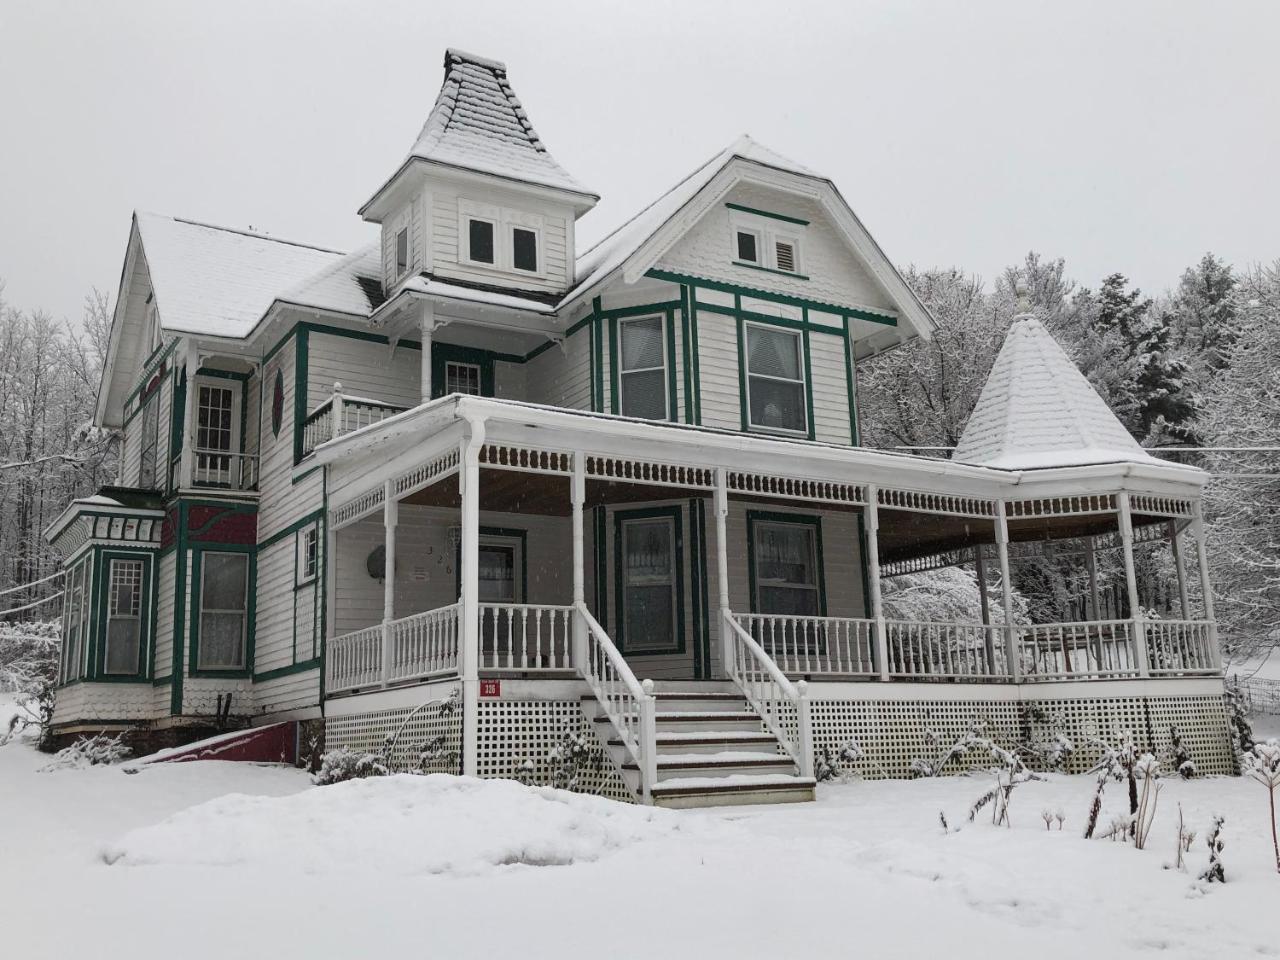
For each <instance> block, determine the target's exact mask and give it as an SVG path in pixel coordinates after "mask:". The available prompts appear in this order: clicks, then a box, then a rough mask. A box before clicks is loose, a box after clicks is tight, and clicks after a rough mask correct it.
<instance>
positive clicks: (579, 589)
mask: <svg viewBox="0 0 1280 960" xmlns="http://www.w3.org/2000/svg"><path fill="white" fill-rule="evenodd" d="M585 459H586V458H585V456H584V455H583V453H582V451H581V450H577V451H575V452H574V454H573V477H572V479H571V480H570V489H569V498H570V500H571V501H572V504H573V619H572V624H573V627H572V629H573V666H574V667H575V668H576V669H577V670H578V672H579V673H582V674H583V675H586V674H587V672H588V667H587V621H586V620H585V619H583V616H582V608H583V606H584V605H585V604H586V601H587V591H586V583H585V577H586V574H585V572H584V571H585V563H586V560H585V557H586V551H585V550H584V549H583V533H582V508H583V505H584V503H585V502H586V499H587V478H586V464H585V462H584V461H585Z"/></svg>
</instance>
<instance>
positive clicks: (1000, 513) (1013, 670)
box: [996, 500, 1022, 683]
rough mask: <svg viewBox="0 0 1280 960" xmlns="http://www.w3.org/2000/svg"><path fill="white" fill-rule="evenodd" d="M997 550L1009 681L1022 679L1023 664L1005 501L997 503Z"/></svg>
mask: <svg viewBox="0 0 1280 960" xmlns="http://www.w3.org/2000/svg"><path fill="white" fill-rule="evenodd" d="M996 550H997V551H998V552H999V556H1000V606H1001V608H1002V609H1003V610H1004V656H1005V661H1006V664H1007V669H1008V671H1009V679H1010V680H1012V681H1013V682H1014V683H1018V682H1019V681H1020V680H1021V679H1022V663H1021V662H1020V661H1019V660H1018V644H1017V639H1016V636H1015V633H1014V626H1013V580H1012V578H1010V576H1009V523H1008V520H1007V519H1006V518H1005V513H1004V501H1003V500H997V501H996Z"/></svg>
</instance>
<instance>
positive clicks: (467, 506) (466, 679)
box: [458, 417, 485, 777]
mask: <svg viewBox="0 0 1280 960" xmlns="http://www.w3.org/2000/svg"><path fill="white" fill-rule="evenodd" d="M469 423H470V426H471V436H470V437H469V438H468V439H467V440H466V442H465V443H464V445H463V449H462V470H460V471H459V472H458V481H459V483H460V485H461V487H462V490H461V493H462V544H461V547H462V569H461V570H460V571H459V573H460V574H461V583H462V644H461V648H460V649H459V651H458V661H459V662H458V672H459V674H460V675H461V677H462V772H463V774H464V775H465V776H470V777H473V776H475V775H476V771H477V769H478V766H479V764H478V757H479V751H478V749H477V743H476V738H477V736H478V734H479V730H480V713H479V704H478V698H479V696H480V596H479V590H480V551H479V546H480V450H481V448H482V447H483V446H484V434H485V430H484V421H483V420H482V419H479V418H478V417H477V418H474V419H469Z"/></svg>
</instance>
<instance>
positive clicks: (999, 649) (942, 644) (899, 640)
mask: <svg viewBox="0 0 1280 960" xmlns="http://www.w3.org/2000/svg"><path fill="white" fill-rule="evenodd" d="M884 627H885V639H886V645H887V647H888V655H889V676H891V677H908V678H910V679H912V680H969V679H1006V678H1007V676H1008V674H1007V670H1006V665H1005V659H1006V658H1005V656H1004V648H1003V645H1004V640H1003V637H1004V628H1002V627H993V626H986V625H984V624H981V623H946V622H930V621H927V620H886V621H885V622H884Z"/></svg>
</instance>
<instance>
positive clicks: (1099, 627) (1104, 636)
mask: <svg viewBox="0 0 1280 960" xmlns="http://www.w3.org/2000/svg"><path fill="white" fill-rule="evenodd" d="M1014 636H1015V638H1016V640H1017V645H1018V651H1019V656H1020V657H1021V661H1020V663H1021V667H1022V676H1023V679H1025V680H1085V679H1105V678H1115V677H1134V676H1137V675H1138V660H1137V657H1136V656H1135V655H1134V650H1133V621H1132V620H1082V621H1078V622H1073V623H1033V624H1026V625H1019V626H1017V627H1015V628H1014Z"/></svg>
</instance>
